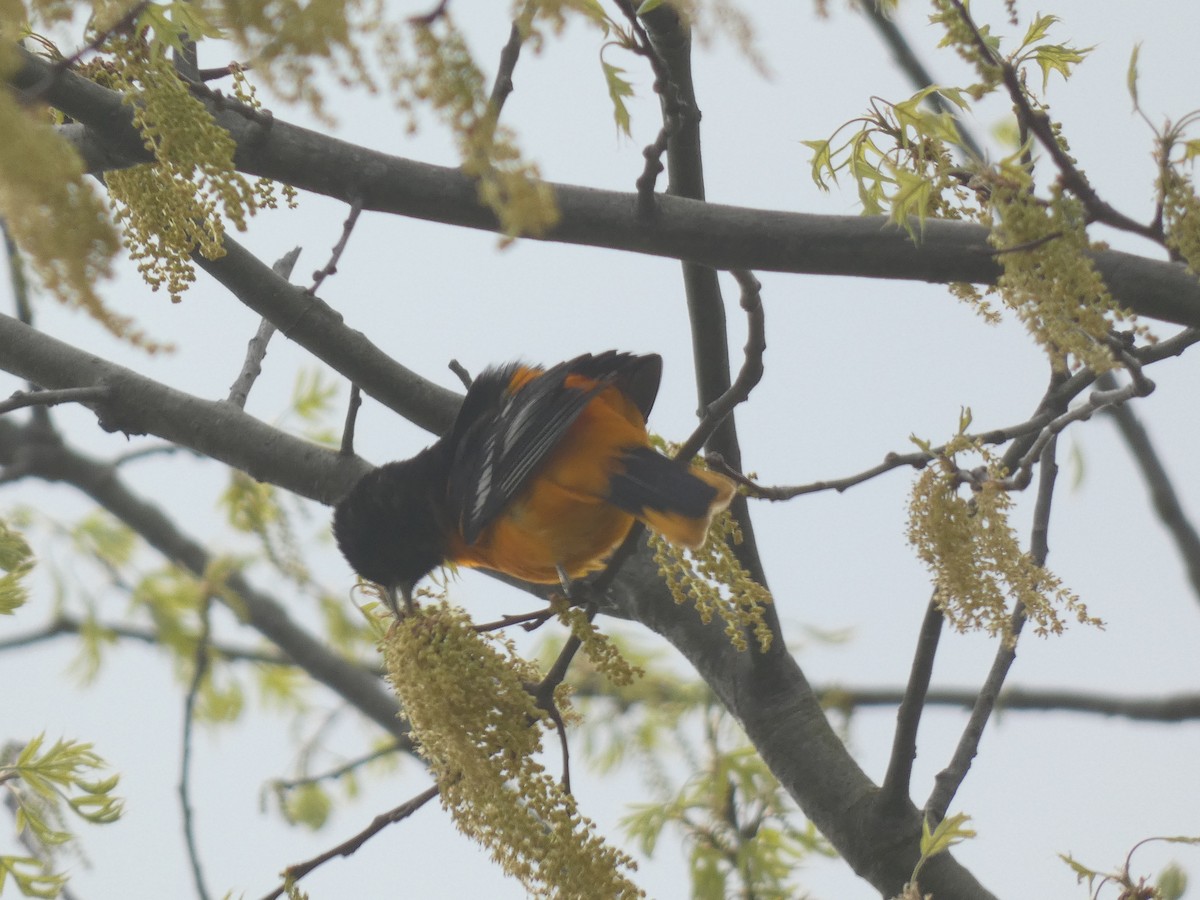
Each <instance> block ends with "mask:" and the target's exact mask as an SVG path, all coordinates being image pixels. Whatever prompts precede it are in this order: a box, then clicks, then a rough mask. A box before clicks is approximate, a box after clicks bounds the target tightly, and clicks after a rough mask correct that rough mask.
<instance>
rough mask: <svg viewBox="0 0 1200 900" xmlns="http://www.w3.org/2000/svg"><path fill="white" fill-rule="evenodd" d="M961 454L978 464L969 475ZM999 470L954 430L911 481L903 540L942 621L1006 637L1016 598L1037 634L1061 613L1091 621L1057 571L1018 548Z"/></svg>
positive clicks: (1053, 628)
mask: <svg viewBox="0 0 1200 900" xmlns="http://www.w3.org/2000/svg"><path fill="white" fill-rule="evenodd" d="M967 455H974V456H978V457H979V460H980V463H981V464H980V465H979V466H978V467H976V468H975V469H974V471H973V472H972V477H971V478H969V479H967V478H964V477H963V475H962V473H963V472H964V466H963V465H962V462H961V457H963V456H967ZM1004 474H1005V473H1004V472H1003V471H1002V468H1001V466H1000V463H999V461H998V460H996V459H995V458H994V457H993V456H992V454H991V453H990V451H989V450H988V448H987V447H986V446H984V445H983V444H982V443H981V442H979V441H978V440H974V439H971V438H968V437H966V436H964V435H959V436H957V437H956V438H955V439H954V440H952V441H951V442H950V443H949V444H947V445H946V448H945V450H944V452H943V453H942V454H940V455H938V456H937V457H936V458H935V459H934V460H933V461H932V462H930V464H929V465H928V466H926V467H925V469H924V471H922V472H921V474H920V475H919V476H918V477H917V479H916V482H915V483H914V485H913V491H912V496H911V498H910V499H909V509H908V512H909V522H908V542H909V543H910V544H911V545H912V547H913V548H914V549H915V550H916V553H917V557H918V558H919V559H920V560H921V562H923V563H924V564H925V566H926V568H928V569H929V572H930V574H931V575H932V577H933V583H934V598H935V600H936V602H937V604H938V606H939V607H940V608H941V610H942V612H943V614H944V615H945V616H946V620H947V621H948V622H949V623H950V624H951V625H952V626H953V627H954V628H956V629H957V630H959V631H985V632H987V633H988V634H990V635H1001V636H1003V637H1004V638H1006V639H1008V638H1011V624H1010V612H1011V609H1010V604H1011V603H1013V602H1018V603H1021V604H1023V606H1024V608H1025V612H1026V614H1027V615H1028V617H1029V619H1030V621H1032V622H1033V623H1034V625H1035V628H1036V630H1037V633H1038V634H1042V635H1044V634H1049V633H1054V634H1058V633H1061V632H1062V630H1063V627H1064V619H1063V614H1064V613H1070V614H1072V615H1073V616H1074V617H1075V618H1076V619H1077V620H1078V621H1079V622H1081V623H1083V624H1093V625H1098V624H1099V621H1098V620H1096V619H1093V618H1092V617H1090V616H1089V615H1088V612H1087V607H1086V606H1085V605H1084V604H1083V602H1082V601H1081V600H1080V599H1079V597H1078V596H1076V595H1075V594H1074V593H1072V592H1071V591H1070V590H1068V589H1067V588H1066V587H1065V586H1064V585H1063V584H1062V582H1061V581H1060V580H1059V578H1058V576H1056V575H1055V574H1054V573H1053V572H1051V571H1050V570H1049V569H1047V568H1046V567H1045V566H1042V565H1039V564H1038V563H1037V562H1035V561H1034V559H1033V558H1032V557H1031V556H1030V555H1029V554H1028V553H1026V552H1024V551H1023V550H1022V549H1021V546H1020V543H1019V542H1018V540H1017V534H1016V531H1015V530H1014V529H1013V527H1012V525H1011V524H1010V523H1009V512H1010V510H1011V509H1012V497H1011V496H1010V494H1009V492H1008V490H1007V489H1006V488H1005V486H1004V484H1003V479H1004ZM968 482H969V483H970V489H969V490H967V492H966V495H965V496H964V493H963V492H964V490H966V488H965V484H966V483H968Z"/></svg>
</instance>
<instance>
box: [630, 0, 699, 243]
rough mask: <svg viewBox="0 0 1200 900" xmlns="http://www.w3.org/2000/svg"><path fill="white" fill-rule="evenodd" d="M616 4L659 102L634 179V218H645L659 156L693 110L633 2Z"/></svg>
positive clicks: (651, 203)
mask: <svg viewBox="0 0 1200 900" xmlns="http://www.w3.org/2000/svg"><path fill="white" fill-rule="evenodd" d="M617 5H618V6H619V7H620V9H621V12H623V13H624V14H625V18H626V19H628V20H629V27H630V29H631V30H632V32H633V36H634V41H635V43H634V45H633V47H631V48H630V49H632V50H633V51H634V52H635V53H637V54H638V55H639V56H643V57H645V58H646V61H647V62H649V63H650V68H651V70H652V71H653V72H654V91H655V93H657V94H658V95H659V97H660V99H661V101H662V115H663V124H662V127H661V128H660V129H659V131H658V134H657V135H656V136H655V138H654V141H653V143H651V144H649V145H648V146H647V147H646V148H645V149H644V150H642V158H643V160H644V161H645V162H644V165H643V167H642V174H641V175H640V176H638V179H637V182H636V187H637V214H638V218H639V219H642V220H646V219H649V218H650V217H651V216H652V215H653V214H654V187H655V185H656V184H657V183H658V176H659V175H660V174H662V171H663V168H664V166H663V162H662V158H663V154H665V153H666V152H667V148H668V147H669V146H670V143H671V136H672V135H673V134H675V132H676V131H678V130H679V124H680V119H681V117H683V116H686V115H693V116H694V115H695V111H694V109H691V108H690V107H688V105H687V104H685V103H684V102H683V101H682V100H681V99H680V96H679V91H678V90H677V89H676V87H675V84H674V82H673V81H672V80H671V72H670V70H669V69H668V67H667V64H666V62H665V61H664V60H663V58H662V56H660V55H659V53H658V51H657V50H656V49H655V48H654V44H653V43H652V42H651V40H650V36H649V35H648V34H647V33H646V28H645V26H644V25H643V24H642V21H641V19H639V18H638V15H637V4H636V3H632V2H628V0H622V2H619V3H618V4H617Z"/></svg>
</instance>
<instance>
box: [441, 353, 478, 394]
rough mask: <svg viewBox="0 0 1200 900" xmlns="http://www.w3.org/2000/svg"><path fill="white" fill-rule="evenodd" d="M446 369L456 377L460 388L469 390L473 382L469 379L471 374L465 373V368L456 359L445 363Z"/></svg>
mask: <svg viewBox="0 0 1200 900" xmlns="http://www.w3.org/2000/svg"><path fill="white" fill-rule="evenodd" d="M446 368H448V369H449V370H450V371H451V372H453V373H454V374H455V375H457V376H458V380H459V381H461V382H462V386H463V387H465V388H468V389H469V388H470V387H471V383H472V382H473V381H474V380H475V379H473V378H472V377H471V373H470V372H468V371H467V367H466V366H464V365H463V364H462V363H460V362H459V361H458V360H457V359H452V360H450V362H448V363H446Z"/></svg>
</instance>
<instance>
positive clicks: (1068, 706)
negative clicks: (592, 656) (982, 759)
mask: <svg viewBox="0 0 1200 900" xmlns="http://www.w3.org/2000/svg"><path fill="white" fill-rule="evenodd" d="M583 693H584V692H583V691H580V692H579V695H580V696H582V695H583ZM816 693H817V696H818V697H819V698H820V700H821V704H822V705H823V706H824V707H825V708H826V709H829V710H841V711H845V712H847V713H849V712H852V711H854V710H859V709H864V708H867V707H872V706H896V705H898V704H899V703H901V702H902V701H903V699H904V692H903V691H901V690H899V689H897V688H894V687H883V688H875V687H862V688H856V687H844V686H840V685H839V686H834V687H826V688H817V689H816ZM978 699H979V692H978V691H970V690H956V689H953V688H934V689H932V690H930V691H929V693H928V694H926V696H925V705H926V707H929V706H948V707H958V708H960V709H968V710H969V709H972V708H973V707H974V706H975V703H976V701H977V700H978ZM996 709H997V710H1003V711H1005V712H1054V713H1058V712H1073V713H1085V714H1087V715H1095V716H1109V717H1121V718H1126V719H1132V720H1134V721H1138V722H1191V721H1195V720H1197V719H1200V694H1177V695H1175V696H1172V697H1158V696H1155V697H1115V696H1112V695H1108V694H1088V693H1082V692H1079V691H1066V690H1026V689H1024V688H1006V689H1005V690H1004V691H1002V692H1001V693H1000V696H999V697H998V698H997V699H996Z"/></svg>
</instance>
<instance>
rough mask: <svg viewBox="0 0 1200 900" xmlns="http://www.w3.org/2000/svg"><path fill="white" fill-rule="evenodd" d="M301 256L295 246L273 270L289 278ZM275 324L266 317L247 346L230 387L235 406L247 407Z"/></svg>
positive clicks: (279, 260) (260, 371)
mask: <svg viewBox="0 0 1200 900" xmlns="http://www.w3.org/2000/svg"><path fill="white" fill-rule="evenodd" d="M299 258H300V248H299V247H294V248H293V249H291V250H289V251H288V252H287V253H285V254H283V256H281V257H279V259H277V260H275V263H274V265H272V266H271V270H272V271H273V272H274V273H275V274H276V275H278V276H279V277H280V278H283V279H287V278H288V277H289V276H291V274H292V268H293V267H294V266H295V265H296V260H297V259H299ZM275 330H276V329H275V325H274V323H272V322H271V321H270V320H268V319H266V318H264V319H263V320H262V321H261V322H260V323H259V325H258V331H256V332H255V333H254V337H252V338H250V344H249V346H248V347H247V348H246V361H245V362H244V363H242V371H241V372H240V373H238V377H237V378H236V379H235V380H234V382H233V386H232V387H231V388H230V389H229V398H228V400H229V402H230V403H232V404H233V405H234V406H237V407H240V408H242V409H244V408H245V407H246V398H247V397H249V396H250V388H252V387H253V386H254V382H255V381H256V380H257V379H258V376H259V375H261V374H262V361H263V360H264V359H265V358H266V356H267V344H268V343H270V341H271V336H272V335H274V334H275Z"/></svg>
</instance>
